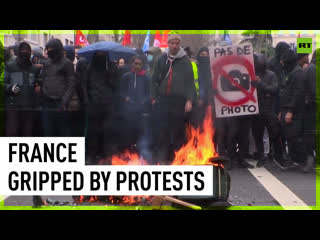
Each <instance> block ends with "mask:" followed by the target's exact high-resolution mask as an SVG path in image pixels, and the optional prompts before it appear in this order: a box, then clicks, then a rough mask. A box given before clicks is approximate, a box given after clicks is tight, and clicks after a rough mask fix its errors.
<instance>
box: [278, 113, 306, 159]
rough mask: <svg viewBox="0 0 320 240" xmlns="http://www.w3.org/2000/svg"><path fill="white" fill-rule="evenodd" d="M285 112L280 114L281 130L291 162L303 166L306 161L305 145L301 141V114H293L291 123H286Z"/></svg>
mask: <svg viewBox="0 0 320 240" xmlns="http://www.w3.org/2000/svg"><path fill="white" fill-rule="evenodd" d="M286 113H287V112H286V111H282V112H281V128H282V131H283V133H284V135H285V137H286V139H287V142H288V149H289V156H290V158H291V161H294V162H296V163H300V164H303V163H304V162H305V161H306V156H307V152H306V145H305V142H304V141H303V114H301V113H298V114H294V116H293V119H292V122H291V123H289V124H288V123H286V122H285V121H284V117H285V115H286Z"/></svg>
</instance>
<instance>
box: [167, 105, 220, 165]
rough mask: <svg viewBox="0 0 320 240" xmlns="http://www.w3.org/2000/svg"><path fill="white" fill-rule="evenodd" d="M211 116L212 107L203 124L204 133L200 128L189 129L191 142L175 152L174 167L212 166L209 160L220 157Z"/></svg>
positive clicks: (190, 127) (188, 134) (188, 133)
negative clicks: (214, 140)
mask: <svg viewBox="0 0 320 240" xmlns="http://www.w3.org/2000/svg"><path fill="white" fill-rule="evenodd" d="M211 116H212V115H211V107H210V106H209V107H208V109H207V113H206V116H205V119H204V122H203V131H201V130H200V128H197V129H195V128H194V127H192V126H188V127H187V136H188V139H189V140H188V142H187V143H186V144H185V145H184V146H183V147H182V148H181V149H180V150H178V151H177V152H175V158H174V160H173V162H172V165H205V164H212V163H211V162H210V161H209V159H210V158H213V157H218V153H217V152H216V150H215V147H214V143H213V136H214V129H213V124H212V123H213V121H212V117H211ZM212 165H213V164H212Z"/></svg>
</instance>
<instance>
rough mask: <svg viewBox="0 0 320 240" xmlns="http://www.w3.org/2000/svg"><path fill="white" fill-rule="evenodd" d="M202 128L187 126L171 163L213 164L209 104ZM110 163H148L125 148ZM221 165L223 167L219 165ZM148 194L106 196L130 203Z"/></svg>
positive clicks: (111, 200) (122, 202)
mask: <svg viewBox="0 0 320 240" xmlns="http://www.w3.org/2000/svg"><path fill="white" fill-rule="evenodd" d="M202 129H203V130H201V129H200V128H197V129H195V128H194V127H192V126H187V128H186V132H187V137H188V142H187V143H186V144H185V145H184V146H182V147H181V149H179V150H178V151H177V152H175V158H174V160H173V162H172V164H171V165H214V166H218V165H217V164H214V163H211V162H210V158H213V157H218V153H217V152H216V150H215V147H214V143H213V136H214V128H213V121H212V114H211V106H209V107H208V109H207V112H206V116H205V119H204V121H203V128H202ZM105 162H106V160H101V161H100V164H105ZM111 163H112V165H147V164H148V163H147V162H146V161H145V160H144V159H143V158H142V157H141V156H139V155H138V154H137V153H130V152H129V150H126V151H125V152H124V153H121V154H118V155H113V156H112V158H111ZM221 167H223V166H222V165H221ZM149 198H150V196H108V198H107V201H108V202H110V203H111V204H126V205H132V204H135V203H139V202H141V201H142V200H143V199H149ZM83 201H84V197H83V196H80V200H79V202H80V203H81V202H83ZM96 201H98V197H97V196H91V197H90V199H89V202H96Z"/></svg>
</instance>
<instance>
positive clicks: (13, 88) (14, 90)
mask: <svg viewBox="0 0 320 240" xmlns="http://www.w3.org/2000/svg"><path fill="white" fill-rule="evenodd" d="M17 84H18V83H16V84H15V85H13V87H12V88H11V91H12V92H13V93H14V94H18V93H19V92H20V88H19V87H18V86H17Z"/></svg>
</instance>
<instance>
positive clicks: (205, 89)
mask: <svg viewBox="0 0 320 240" xmlns="http://www.w3.org/2000/svg"><path fill="white" fill-rule="evenodd" d="M197 76H198V81H197V82H196V83H198V94H197V101H196V102H195V104H194V106H193V110H192V120H191V122H192V124H193V125H194V126H195V127H201V123H202V121H203V119H204V116H205V113H206V109H207V106H208V104H212V102H211V96H212V83H211V69H210V58H209V49H208V48H207V47H202V48H201V49H200V50H199V52H198V55H197ZM195 85H197V84H195ZM196 88H197V87H196ZM212 110H213V109H212Z"/></svg>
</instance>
